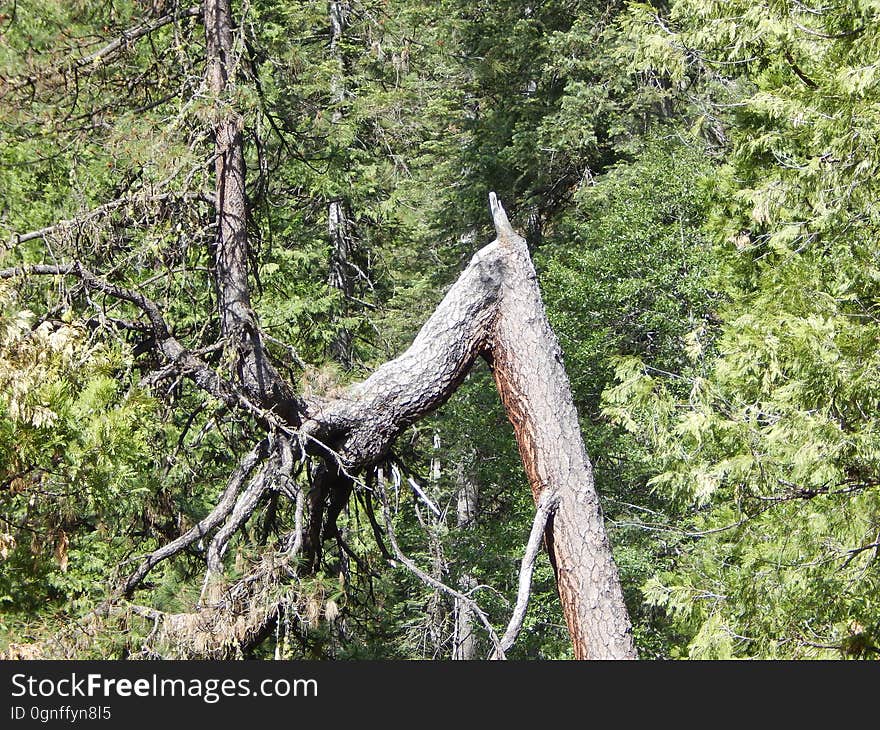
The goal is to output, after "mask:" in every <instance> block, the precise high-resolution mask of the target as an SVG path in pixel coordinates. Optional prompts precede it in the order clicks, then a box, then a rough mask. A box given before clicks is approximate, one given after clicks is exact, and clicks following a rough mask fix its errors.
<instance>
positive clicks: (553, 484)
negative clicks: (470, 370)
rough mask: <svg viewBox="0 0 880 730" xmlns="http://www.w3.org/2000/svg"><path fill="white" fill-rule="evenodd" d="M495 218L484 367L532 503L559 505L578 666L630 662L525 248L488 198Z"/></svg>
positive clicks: (619, 602)
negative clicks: (494, 282) (550, 494)
mask: <svg viewBox="0 0 880 730" xmlns="http://www.w3.org/2000/svg"><path fill="white" fill-rule="evenodd" d="M492 208H493V215H494V218H495V224H496V229H497V231H498V245H499V247H500V248H501V249H502V250H503V251H505V254H506V255H505V256H504V257H503V261H504V276H503V278H502V295H501V300H500V303H499V307H498V316H497V318H496V320H495V331H494V333H493V338H492V348H491V353H490V354H489V357H490V359H491V364H492V371H493V374H494V376H495V382H496V383H497V385H498V391H499V393H500V394H501V399H502V401H503V402H504V407H505V409H506V410H507V415H508V417H509V418H510V421H511V423H512V424H513V427H514V431H515V433H516V440H517V444H518V446H519V452H520V456H521V457H522V461H523V466H524V467H525V471H526V474H527V476H528V479H529V483H530V485H531V487H532V493H533V495H534V498H535V503H536V504H538V503H539V500H540V498H541V495H542V494H543V493H544V491H545V490H547V489H551V490H553V491H555V493H556V498H557V499H558V503H557V505H556V509H555V510H554V511H553V512H552V514H551V517H550V519H549V521H548V526H547V529H546V532H545V536H546V544H547V547H548V549H549V551H550V555H551V559H552V561H553V567H554V570H555V572H556V580H557V584H558V588H559V596H560V600H561V601H562V608H563V611H564V612H565V618H566V622H567V623H568V629H569V633H570V634H571V639H572V643H573V645H574V650H575V656H576V657H577V658H579V659H626V658H636V651H635V645H634V643H633V638H632V627H631V624H630V620H629V615H628V613H627V610H626V605H625V604H624V601H623V591H622V589H621V586H620V580H619V578H618V574H617V567H616V565H615V563H614V559H613V557H612V555H611V545H610V543H609V541H608V537H607V534H606V532H605V525H604V521H603V518H602V510H601V508H600V506H599V497H598V494H597V493H596V489H595V485H594V481H593V468H592V465H591V464H590V460H589V458H588V457H587V453H586V450H585V449H584V442H583V438H582V437H581V431H580V425H579V423H578V417H577V411H576V410H575V407H574V401H573V400H572V395H571V386H570V383H569V380H568V376H567V375H566V373H565V368H564V367H563V364H562V350H561V348H560V347H559V342H558V341H557V339H556V336H555V335H554V334H553V330H552V329H551V327H550V323H549V322H548V321H547V316H546V313H545V310H544V305H543V302H542V300H541V292H540V290H539V288H538V282H537V275H536V274H535V269H534V266H533V265H532V261H531V258H530V257H529V252H528V248H527V247H526V241H525V239H524V238H522V237H521V236H518V235H517V234H516V233H515V232H514V231H513V230H512V228H511V227H510V224H509V222H508V221H507V216H506V214H505V213H504V209H503V208H502V207H501V205H500V204H499V203H498V202H497V200H495V199H494V196H493V198H492Z"/></svg>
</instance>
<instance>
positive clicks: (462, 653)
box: [452, 467, 480, 661]
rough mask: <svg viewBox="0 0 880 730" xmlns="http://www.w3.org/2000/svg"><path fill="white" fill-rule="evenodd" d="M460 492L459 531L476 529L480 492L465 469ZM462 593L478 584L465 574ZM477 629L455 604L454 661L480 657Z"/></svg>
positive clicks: (464, 609) (468, 612) (469, 615)
mask: <svg viewBox="0 0 880 730" xmlns="http://www.w3.org/2000/svg"><path fill="white" fill-rule="evenodd" d="M457 482H458V485H457V486H458V491H457V493H456V509H455V512H456V523H457V526H458V529H459V530H462V531H472V530H474V529H475V528H476V521H477V510H478V508H479V497H480V490H479V486H478V485H477V482H476V481H475V480H474V479H473V478H472V477H471V475H470V474H468V473H467V472H466V471H465V469H464V468H463V467H460V468H459V471H458V474H457ZM459 583H460V584H461V590H462V593H466V594H467V593H469V592H470V591H471V590H473V589H474V588H476V586H477V581H476V579H475V578H474V577H473V576H472V575H470V573H468V572H465V573H464V574H463V575H462V576H461V579H460V580H459ZM477 650H478V645H477V626H476V622H475V621H474V615H473V613H472V612H471V610H470V609H469V608H468V607H467V606H466V605H464V604H463V603H462V602H461V601H458V600H457V601H456V602H455V642H454V645H453V647H452V658H453V659H459V660H462V661H469V660H472V659H476V658H477Z"/></svg>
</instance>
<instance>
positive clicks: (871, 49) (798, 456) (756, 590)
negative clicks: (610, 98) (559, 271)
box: [606, 1, 880, 657]
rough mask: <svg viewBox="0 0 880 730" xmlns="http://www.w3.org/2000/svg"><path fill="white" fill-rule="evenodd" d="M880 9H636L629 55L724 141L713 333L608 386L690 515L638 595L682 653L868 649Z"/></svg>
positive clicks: (715, 185) (872, 578) (877, 449)
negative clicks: (678, 360)
mask: <svg viewBox="0 0 880 730" xmlns="http://www.w3.org/2000/svg"><path fill="white" fill-rule="evenodd" d="M877 10H878V9H877V8H876V7H875V6H874V5H873V4H856V5H852V6H840V7H835V8H823V9H820V10H814V9H811V8H807V7H806V6H800V5H797V6H796V5H788V4H770V5H755V4H750V3H714V2H703V1H693V2H690V1H687V2H677V3H674V4H673V6H672V8H671V11H670V16H669V18H670V20H669V22H670V23H671V24H672V26H671V28H668V27H665V26H664V27H658V25H657V24H658V23H659V21H657V20H656V19H653V20H649V18H650V15H649V14H648V13H646V12H645V11H644V9H637V10H636V20H637V21H641V22H646V21H647V22H650V23H651V24H652V25H653V27H651V28H646V27H644V26H643V28H642V30H641V31H640V33H642V35H643V36H644V41H643V42H642V43H641V45H640V47H639V49H638V52H637V53H636V54H635V55H634V63H636V64H643V65H647V66H649V67H651V68H653V69H654V70H655V72H659V73H665V74H667V75H668V76H669V78H670V79H671V80H673V81H677V82H678V83H679V86H680V87H687V90H688V91H687V98H686V99H685V98H682V99H680V100H679V101H678V103H680V104H682V105H683V108H688V105H689V108H690V112H689V113H690V114H694V113H696V112H699V113H700V116H699V117H697V123H698V126H699V125H702V124H703V123H704V122H705V120H706V119H710V118H711V119H713V120H715V122H714V123H715V124H716V125H719V124H720V127H718V126H716V134H715V137H716V139H717V138H718V137H719V135H718V134H717V131H718V130H719V129H720V130H722V133H721V135H720V138H721V139H723V140H724V142H725V144H726V148H725V149H724V164H723V166H722V168H721V169H720V171H719V172H718V174H717V175H716V176H715V177H714V179H713V182H712V186H711V189H710V194H711V216H710V218H709V222H708V230H709V231H710V233H711V234H712V236H713V238H714V240H715V242H716V244H715V250H714V253H713V260H714V261H715V275H714V277H713V286H714V287H715V288H716V289H717V290H719V291H721V292H723V293H724V295H725V299H726V300H725V301H724V303H723V304H721V305H720V306H719V307H718V317H719V319H720V320H721V325H720V327H718V328H712V327H708V328H707V327H699V328H695V329H694V331H693V332H692V333H691V335H689V337H688V338H687V346H686V348H685V350H686V351H687V352H688V353H689V354H690V357H691V362H690V363H689V364H687V365H686V366H685V367H682V368H679V369H678V370H676V371H675V372H676V373H677V374H678V379H677V380H675V381H673V380H670V379H669V378H667V377H664V376H663V374H658V373H655V372H652V371H651V370H650V369H649V368H647V367H645V363H644V362H643V361H642V360H640V359H635V358H625V359H621V360H620V361H619V363H618V370H617V379H618V384H617V385H616V387H614V388H613V389H611V390H609V391H608V392H607V393H606V403H607V410H606V412H607V413H608V414H609V415H612V416H613V417H615V418H616V420H617V421H618V422H619V423H620V424H621V425H623V426H624V427H626V428H628V429H629V430H630V431H631V432H633V433H634V434H636V435H637V437H638V438H639V439H640V440H642V441H643V442H644V443H645V444H646V445H648V446H649V448H651V449H652V450H653V451H654V452H655V453H656V458H655V464H656V467H655V469H656V473H655V476H654V477H653V478H652V480H651V483H652V484H653V485H654V486H655V488H656V490H657V491H658V492H659V493H662V494H667V495H669V496H670V497H672V498H673V499H676V500H678V501H679V502H680V503H682V504H693V505H695V507H696V508H697V509H696V510H694V511H693V513H692V516H691V517H690V518H689V520H688V521H687V522H686V523H685V525H683V528H684V534H685V535H686V536H687V538H688V546H687V549H685V550H683V551H682V554H681V556H680V557H679V558H678V559H677V560H676V563H675V565H674V569H673V570H670V571H664V572H662V573H660V574H658V575H657V576H656V577H654V578H652V579H651V580H650V581H649V582H648V583H647V585H646V596H647V598H648V600H649V601H650V602H651V603H653V604H654V605H658V606H663V607H665V608H666V609H667V611H668V612H669V613H670V615H672V616H673V617H674V618H675V620H676V621H677V623H678V625H679V626H680V627H681V629H682V630H683V631H684V632H686V634H687V635H688V636H689V637H690V638H689V641H688V645H687V648H686V649H685V652H686V653H687V655H689V656H692V657H727V656H760V657H803V656H840V655H843V656H870V655H871V654H872V653H873V652H875V651H876V650H875V648H874V647H875V646H876V643H877V640H876V635H877V634H876V632H877V615H878V614H877V610H876V608H875V606H874V600H873V595H874V593H875V590H874V585H875V582H876V580H877V577H876V576H877V574H876V566H875V562H874V555H875V553H874V547H873V545H874V544H875V543H876V536H877V525H878V512H877V493H876V486H877V483H878V482H877V478H876V475H877V467H878V456H880V442H878V440H877V434H878V430H877V422H876V416H875V414H876V405H877V390H876V388H877V382H878V381H877V370H876V368H877V363H876V357H875V353H876V351H877V344H878V342H877V336H878V330H877V327H876V322H875V321H874V316H873V310H874V306H875V303H876V300H877V295H878V290H877V283H876V282H877V276H876V262H875V258H876V246H875V244H874V243H873V241H874V239H875V238H876V226H877V218H876V200H877V189H876V174H875V172H874V171H875V168H876V165H877V161H878V158H877V145H876V143H875V138H876V132H877V131H878V130H880V118H878V117H877V113H876V111H877V105H876V100H877V98H876V88H875V87H874V85H873V83H872V81H871V73H872V72H871V69H872V67H873V66H874V65H876V63H877V61H878V50H880V49H878V44H877V37H878V36H877V29H876V13H877ZM683 49H688V50H687V52H683ZM671 58H676V59H677V60H676V61H675V62H674V63H673V62H671V61H670V59H671ZM682 384H686V385H687V389H688V391H689V392H687V394H686V395H685V396H684V397H683V396H682V393H681V388H682Z"/></svg>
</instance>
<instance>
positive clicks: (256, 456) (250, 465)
mask: <svg viewBox="0 0 880 730" xmlns="http://www.w3.org/2000/svg"><path fill="white" fill-rule="evenodd" d="M268 447H269V440H268V439H263V440H262V441H260V443H258V444H257V445H256V446H255V447H254V448H253V449H251V450H250V451H249V452H248V453H247V454H246V455H245V456H244V458H243V459H242V460H241V461H240V462H239V464H238V466H237V467H236V469H235V471H234V472H233V473H232V476H231V477H230V478H229V482H228V483H227V486H226V489H225V491H224V492H223V495H222V496H221V497H220V500H219V501H218V502H217V504H216V506H215V507H214V509H213V510H211V512H210V514H209V515H208V516H207V517H205V518H204V519H202V520H201V521H200V522H199V523H198V524H197V525H196V526H195V527H193V528H191V529H189V530H188V531H187V532H186V533H184V534H183V535H181V536H180V537H178V538H177V539H176V540H174V541H172V542H169V543H168V544H167V545H164V546H163V547H161V548H159V549H158V550H156V551H154V552H153V553H151V554H150V555H149V556H148V557H147V559H146V560H145V561H144V562H143V563H141V565H140V567H138V569H137V570H136V571H135V572H134V573H132V574H131V576H129V578H128V580H126V581H125V583H124V585H123V586H122V591H121V592H122V595H124V596H127V597H128V596H131V594H132V593H133V592H134V590H135V588H137V586H138V585H140V583H141V581H142V580H143V579H144V578H145V577H146V576H147V574H148V573H149V572H150V571H151V570H152V569H153V568H154V567H156V566H157V565H158V564H159V563H160V562H162V561H163V560H165V559H167V558H170V557H172V556H174V555H177V554H178V553H179V552H181V551H182V550H184V549H185V548H186V547H188V546H189V545H192V543H194V542H195V541H196V540H199V539H201V538H202V537H204V536H205V535H206V534H208V533H209V532H210V531H211V530H213V529H214V528H215V527H216V526H217V525H219V524H220V522H221V521H222V520H223V519H224V518H225V517H226V516H227V515H228V514H229V513H230V512H231V511H232V509H233V507H234V506H235V497H236V495H237V494H238V492H239V490H240V489H241V485H242V484H243V483H244V480H245V479H247V478H248V476H249V475H250V473H251V472H252V471H253V470H254V468H255V467H256V466H257V464H258V463H259V462H260V460H261V459H263V458H265V456H266V453H267V451H268Z"/></svg>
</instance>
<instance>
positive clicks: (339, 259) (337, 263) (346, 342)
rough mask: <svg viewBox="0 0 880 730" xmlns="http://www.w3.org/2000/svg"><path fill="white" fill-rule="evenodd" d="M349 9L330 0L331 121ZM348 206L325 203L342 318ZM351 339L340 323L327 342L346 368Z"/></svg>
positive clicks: (348, 258) (347, 298)
mask: <svg viewBox="0 0 880 730" xmlns="http://www.w3.org/2000/svg"><path fill="white" fill-rule="evenodd" d="M350 12H351V8H350V6H349V4H348V3H347V2H340V0H332V2H331V3H330V34H331V35H330V53H331V55H332V56H333V60H334V62H335V63H336V65H337V71H336V73H334V74H333V76H332V77H331V79H330V103H331V104H333V105H334V106H335V107H336V108H335V109H334V110H333V115H332V117H331V119H332V121H333V124H339V123H340V122H341V121H342V103H343V102H344V101H345V58H344V57H343V54H342V49H341V48H340V42H341V41H342V36H343V34H344V33H345V29H346V28H347V27H348V16H349V13H350ZM350 208H351V206H350V205H349V202H348V201H347V200H346V199H345V198H344V197H342V198H339V199H337V200H331V201H330V203H329V204H328V205H327V232H328V234H329V236H330V267H329V273H328V276H327V283H328V284H329V285H330V286H331V287H333V288H334V289H336V290H338V291H339V293H340V294H341V295H342V308H341V313H342V316H343V318H347V317H348V314H349V310H350V302H351V297H352V296H353V295H354V286H355V276H354V275H353V271H354V266H353V262H352V258H353V257H354V255H355V249H356V247H357V241H356V240H355V236H354V230H353V225H352V220H351V218H350V213H349V211H350ZM352 340H353V338H352V333H351V332H350V331H349V329H348V327H347V326H346V325H343V326H342V327H340V328H339V331H338V332H337V333H336V335H335V337H334V338H333V341H332V342H331V343H330V354H331V355H332V356H333V359H334V360H336V361H337V362H338V363H340V364H341V365H343V366H344V367H345V368H351V366H352Z"/></svg>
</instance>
